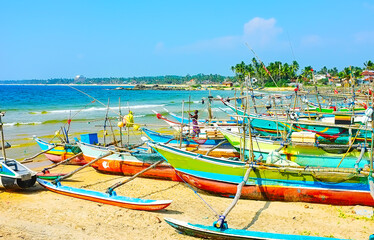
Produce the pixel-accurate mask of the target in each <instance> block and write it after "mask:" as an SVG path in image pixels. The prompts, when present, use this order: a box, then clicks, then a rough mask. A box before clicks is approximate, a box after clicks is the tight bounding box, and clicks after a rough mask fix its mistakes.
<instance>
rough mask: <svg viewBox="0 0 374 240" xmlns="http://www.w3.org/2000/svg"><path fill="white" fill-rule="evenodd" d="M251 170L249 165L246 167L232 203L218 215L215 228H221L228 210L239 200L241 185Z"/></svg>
mask: <svg viewBox="0 0 374 240" xmlns="http://www.w3.org/2000/svg"><path fill="white" fill-rule="evenodd" d="M251 171H252V167H249V168H248V169H247V171H246V172H245V175H244V178H243V181H241V183H239V185H238V186H237V187H236V194H235V197H234V200H233V201H232V203H231V204H230V206H229V207H228V208H227V209H226V210H225V211H224V212H223V214H222V215H220V216H219V219H218V220H217V222H216V223H215V224H214V226H215V227H216V228H223V227H224V225H223V224H224V222H225V218H226V216H227V215H228V214H229V213H230V211H231V210H232V209H233V208H234V207H235V205H236V204H237V202H238V201H239V198H240V196H241V194H242V189H243V186H244V185H245V183H246V182H247V180H248V178H249V174H250V173H251Z"/></svg>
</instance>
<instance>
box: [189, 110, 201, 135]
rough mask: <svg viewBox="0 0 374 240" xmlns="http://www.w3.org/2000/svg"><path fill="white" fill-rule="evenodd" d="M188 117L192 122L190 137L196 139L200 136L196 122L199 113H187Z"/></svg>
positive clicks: (196, 111)
mask: <svg viewBox="0 0 374 240" xmlns="http://www.w3.org/2000/svg"><path fill="white" fill-rule="evenodd" d="M188 114H189V115H190V118H191V120H192V125H193V127H192V137H198V136H199V134H200V128H199V125H198V122H197V119H198V118H199V111H198V110H195V112H194V115H192V114H191V113H188Z"/></svg>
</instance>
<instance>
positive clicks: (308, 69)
mask: <svg viewBox="0 0 374 240" xmlns="http://www.w3.org/2000/svg"><path fill="white" fill-rule="evenodd" d="M312 69H313V68H312V67H311V66H307V67H305V68H304V69H303V70H302V72H301V76H302V77H303V78H304V79H305V80H308V79H311V78H312Z"/></svg>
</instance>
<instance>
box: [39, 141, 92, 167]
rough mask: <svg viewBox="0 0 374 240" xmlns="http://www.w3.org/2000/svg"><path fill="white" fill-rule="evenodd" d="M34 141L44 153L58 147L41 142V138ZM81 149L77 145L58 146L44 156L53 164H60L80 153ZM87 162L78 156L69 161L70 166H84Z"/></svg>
mask: <svg viewBox="0 0 374 240" xmlns="http://www.w3.org/2000/svg"><path fill="white" fill-rule="evenodd" d="M34 140H35V141H36V142H37V143H38V145H39V147H40V148H41V149H42V151H45V150H48V149H50V148H51V147H53V146H56V145H55V144H54V143H48V142H46V141H43V140H41V139H40V138H37V137H35V138H34ZM80 152H81V150H80V148H79V147H78V146H77V145H75V144H64V145H63V146H56V147H55V148H53V149H52V150H50V151H48V152H46V153H44V155H45V156H46V157H47V158H48V159H49V160H50V161H52V162H54V163H58V162H61V161H63V160H65V159H68V158H70V157H72V156H74V155H76V154H78V153H80ZM86 163H87V162H86V161H85V160H84V158H83V156H78V157H76V158H73V159H72V160H70V161H69V164H73V165H84V164H86Z"/></svg>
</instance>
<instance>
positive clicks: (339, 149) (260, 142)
mask: <svg viewBox="0 0 374 240" xmlns="http://www.w3.org/2000/svg"><path fill="white" fill-rule="evenodd" d="M219 130H220V131H221V133H222V134H223V135H224V136H225V138H226V139H227V140H228V141H229V142H230V144H231V145H232V146H233V147H234V148H235V149H237V151H240V148H241V146H242V147H243V146H244V144H243V135H242V134H237V133H234V132H231V131H227V130H225V129H219ZM252 140H253V143H254V144H253V153H254V154H255V156H256V157H259V156H260V155H262V156H263V159H264V160H266V159H267V157H268V156H269V154H271V153H273V152H274V151H276V150H277V149H279V148H281V147H282V146H284V147H283V148H281V150H280V151H279V154H280V156H281V157H282V158H284V159H287V160H291V161H293V162H295V163H297V164H298V165H300V166H311V167H330V168H335V167H338V166H339V167H340V168H364V167H365V166H368V165H369V164H370V154H369V152H367V151H366V149H365V147H362V149H361V150H362V151H364V152H363V153H361V150H360V151H359V150H354V149H351V150H352V151H349V152H348V153H347V154H346V152H347V150H348V148H349V147H348V146H347V145H341V146H338V145H330V147H329V146H328V145H327V144H324V145H317V144H315V143H313V142H311V143H295V142H292V141H288V142H287V145H284V142H283V141H275V140H272V139H266V138H259V137H253V138H252ZM245 141H246V142H247V143H249V137H248V136H246V137H245ZM249 149H250V147H249V144H246V146H245V154H246V156H247V157H248V156H249ZM361 154H362V156H360V155H361ZM343 157H344V159H343ZM360 157H361V159H360V161H359V162H357V160H358V159H359V158H360ZM342 159H343V160H342Z"/></svg>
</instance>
